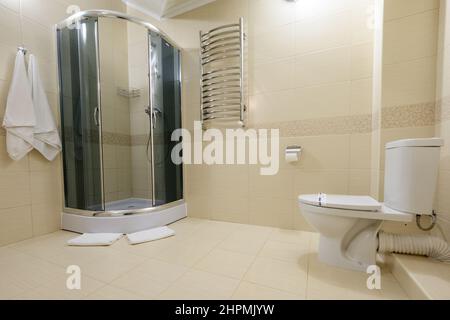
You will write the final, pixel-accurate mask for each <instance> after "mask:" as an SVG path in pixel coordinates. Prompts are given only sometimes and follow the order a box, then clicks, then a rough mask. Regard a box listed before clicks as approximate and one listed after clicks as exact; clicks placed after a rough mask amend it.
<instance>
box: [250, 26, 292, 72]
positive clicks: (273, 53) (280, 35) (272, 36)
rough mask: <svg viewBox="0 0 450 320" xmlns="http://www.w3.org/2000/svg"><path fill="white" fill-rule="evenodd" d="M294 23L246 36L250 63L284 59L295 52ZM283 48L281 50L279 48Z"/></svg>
mask: <svg viewBox="0 0 450 320" xmlns="http://www.w3.org/2000/svg"><path fill="white" fill-rule="evenodd" d="M294 32H295V25H294V24H293V23H290V24H286V25H282V26H278V27H273V28H271V29H270V30H267V31H265V32H263V33H260V34H257V35H254V36H250V37H249V38H248V47H249V49H248V55H249V57H248V58H249V61H250V65H258V64H264V63H269V62H272V61H276V60H280V59H286V58H289V57H292V56H293V55H294V54H295V38H294V34H295V33H294ZM280 48H283V50H280Z"/></svg>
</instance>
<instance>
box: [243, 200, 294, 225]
mask: <svg viewBox="0 0 450 320" xmlns="http://www.w3.org/2000/svg"><path fill="white" fill-rule="evenodd" d="M292 201H293V200H292V199H289V197H288V196H286V197H281V198H276V197H272V196H270V195H269V194H268V195H267V196H265V197H250V204H249V221H250V223H251V224H256V225H261V226H270V227H278V228H284V229H293V228H294V220H293V214H292Z"/></svg>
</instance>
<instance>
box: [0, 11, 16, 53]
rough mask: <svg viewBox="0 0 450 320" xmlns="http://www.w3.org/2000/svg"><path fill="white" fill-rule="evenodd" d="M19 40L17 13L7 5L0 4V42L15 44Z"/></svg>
mask: <svg viewBox="0 0 450 320" xmlns="http://www.w3.org/2000/svg"><path fill="white" fill-rule="evenodd" d="M20 42H21V34H20V16H19V14H17V13H15V12H14V11H13V10H11V9H9V8H7V7H3V6H0V43H3V44H8V45H12V46H15V45H17V44H18V43H20Z"/></svg>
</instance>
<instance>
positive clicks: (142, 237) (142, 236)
mask: <svg viewBox="0 0 450 320" xmlns="http://www.w3.org/2000/svg"><path fill="white" fill-rule="evenodd" d="M174 235H175V231H173V230H172V229H169V228H168V227H161V228H155V229H151V230H146V231H140V232H136V233H131V234H127V239H128V242H129V243H130V244H140V243H144V242H150V241H155V240H160V239H164V238H168V237H171V236H174Z"/></svg>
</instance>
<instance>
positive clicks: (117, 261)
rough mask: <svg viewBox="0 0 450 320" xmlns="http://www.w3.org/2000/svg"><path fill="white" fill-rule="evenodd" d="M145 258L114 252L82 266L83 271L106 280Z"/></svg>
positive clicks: (113, 277) (111, 278)
mask: <svg viewBox="0 0 450 320" xmlns="http://www.w3.org/2000/svg"><path fill="white" fill-rule="evenodd" d="M144 260H145V258H144V257H141V256H137V255H133V254H129V253H125V252H114V253H111V254H110V255H108V257H106V258H101V259H96V260H93V261H92V262H89V263H87V264H86V265H84V266H83V267H82V270H81V271H82V273H84V274H86V275H88V276H90V277H92V278H94V279H97V280H100V281H103V282H106V283H110V282H111V281H113V280H115V279H117V278H118V277H120V276H122V275H124V274H125V273H127V272H128V271H130V270H131V269H133V268H135V267H137V266H138V265H139V264H140V263H142V262H144Z"/></svg>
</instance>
